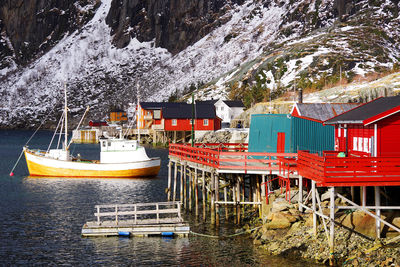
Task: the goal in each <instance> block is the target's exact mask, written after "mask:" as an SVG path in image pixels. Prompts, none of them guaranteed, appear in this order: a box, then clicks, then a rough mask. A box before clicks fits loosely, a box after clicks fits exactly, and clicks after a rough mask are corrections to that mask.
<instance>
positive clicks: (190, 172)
mask: <svg viewBox="0 0 400 267" xmlns="http://www.w3.org/2000/svg"><path fill="white" fill-rule="evenodd" d="M188 179H189V188H188V189H189V194H188V195H189V210H190V211H192V192H193V190H192V180H193V172H192V171H191V170H190V169H189V177H188Z"/></svg>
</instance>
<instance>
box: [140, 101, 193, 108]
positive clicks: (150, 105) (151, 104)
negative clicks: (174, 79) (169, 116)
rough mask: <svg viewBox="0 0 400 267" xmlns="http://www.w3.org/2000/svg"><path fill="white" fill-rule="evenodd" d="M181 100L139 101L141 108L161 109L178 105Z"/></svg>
mask: <svg viewBox="0 0 400 267" xmlns="http://www.w3.org/2000/svg"><path fill="white" fill-rule="evenodd" d="M181 104H186V103H182V102H139V105H140V106H141V107H142V109H162V108H166V107H178V106H179V105H181Z"/></svg>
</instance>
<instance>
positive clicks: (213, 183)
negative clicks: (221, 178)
mask: <svg viewBox="0 0 400 267" xmlns="http://www.w3.org/2000/svg"><path fill="white" fill-rule="evenodd" d="M214 179H215V178H214V171H211V185H210V187H211V188H210V189H211V224H215V181H214Z"/></svg>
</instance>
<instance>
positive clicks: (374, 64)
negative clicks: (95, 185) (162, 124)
mask: <svg viewBox="0 0 400 267" xmlns="http://www.w3.org/2000/svg"><path fill="white" fill-rule="evenodd" d="M399 9H400V7H399V1H397V0H334V1H330V0H304V1H292V0H258V1H252V0H193V1H184V0H157V1H155V0H141V1H138V0H118V1H117V0H102V1H100V0H75V1H73V0H67V1H58V0H53V1H41V0H26V1H22V0H16V1H2V2H1V4H0V31H1V35H0V97H1V101H0V127H10V126H14V127H29V126H34V125H36V124H37V122H40V121H41V118H40V116H42V115H40V116H39V117H37V116H36V117H35V114H46V113H48V112H49V111H51V110H52V109H53V108H54V107H55V106H58V105H60V103H59V102H60V100H59V98H60V96H59V91H60V90H59V89H58V88H60V87H62V84H63V83H64V82H66V83H67V87H68V89H69V100H70V103H71V110H72V111H73V112H75V113H76V114H77V113H80V112H82V111H83V110H84V109H85V106H86V105H90V106H92V112H93V114H91V115H90V116H92V118H94V119H102V118H104V116H105V114H106V111H107V110H108V109H109V107H110V106H120V107H127V106H128V103H129V102H136V97H137V93H136V92H137V88H138V87H139V94H140V97H141V99H143V100H150V101H151V100H157V101H161V100H167V99H168V98H169V97H171V96H174V97H175V96H178V97H180V96H182V95H184V94H185V93H188V92H190V91H192V90H193V89H196V97H197V98H201V99H207V98H220V97H222V98H232V99H233V98H240V99H243V100H244V101H245V102H246V104H247V105H251V104H253V103H256V102H259V101H263V100H265V99H269V98H270V96H271V98H275V97H278V96H281V95H284V94H285V93H287V92H288V91H291V90H292V88H293V87H294V86H296V87H297V88H299V87H300V88H303V89H311V90H321V89H323V88H324V87H325V86H329V85H331V84H335V83H337V82H338V81H342V80H345V81H346V82H352V81H354V80H359V79H360V77H365V76H368V75H371V74H376V73H386V72H392V71H395V70H396V69H397V68H398V63H399V60H400V58H399V56H398V55H399V54H400V45H399V44H400V30H399V29H400V25H399V24H400V19H399ZM28 120H29V121H31V123H27V121H28Z"/></svg>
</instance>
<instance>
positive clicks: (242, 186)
mask: <svg viewBox="0 0 400 267" xmlns="http://www.w3.org/2000/svg"><path fill="white" fill-rule="evenodd" d="M242 177H243V179H242V180H241V197H240V198H239V199H240V200H241V201H242V202H244V197H245V190H246V189H245V186H246V183H245V180H244V175H243V176H242ZM239 207H240V206H239ZM244 208H245V205H242V216H244V211H245V210H244Z"/></svg>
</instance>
